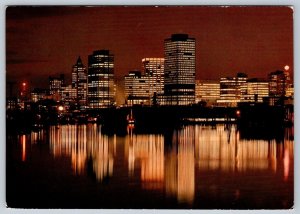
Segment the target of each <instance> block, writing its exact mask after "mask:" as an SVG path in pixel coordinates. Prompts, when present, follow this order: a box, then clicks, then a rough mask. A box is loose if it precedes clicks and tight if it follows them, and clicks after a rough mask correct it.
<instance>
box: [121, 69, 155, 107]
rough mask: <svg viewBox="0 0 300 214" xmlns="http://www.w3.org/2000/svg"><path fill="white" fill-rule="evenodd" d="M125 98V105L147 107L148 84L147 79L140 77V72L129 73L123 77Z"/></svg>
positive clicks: (143, 76)
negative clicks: (143, 105)
mask: <svg viewBox="0 0 300 214" xmlns="http://www.w3.org/2000/svg"><path fill="white" fill-rule="evenodd" d="M124 81H125V96H126V98H125V99H126V100H127V104H128V105H130V106H132V105H141V104H145V105H149V104H150V103H149V83H148V77H147V76H145V75H142V74H141V72H140V71H130V72H129V74H128V75H126V76H125V77H124Z"/></svg>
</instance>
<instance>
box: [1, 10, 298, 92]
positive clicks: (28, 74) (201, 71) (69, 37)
mask: <svg viewBox="0 0 300 214" xmlns="http://www.w3.org/2000/svg"><path fill="white" fill-rule="evenodd" d="M173 33H187V34H189V35H190V36H191V37H194V38H196V78H197V79H218V78H219V77H221V76H233V75H235V74H236V73H237V72H245V73H248V75H249V77H262V78H265V77H266V76H267V74H268V73H270V72H272V71H275V70H277V69H283V67H284V66H285V65H289V66H290V71H291V72H292V71H293V10H292V9H291V8H289V7H276V6H271V7H267V6H266V7H254V6H250V7H249V6H246V7H200V6H195V7H171V6H169V7H163V6H160V7H70V6H69V7H53V6H52V7H8V8H7V10H6V65H7V67H6V72H7V80H9V81H22V80H27V81H29V82H31V84H32V86H33V87H46V86H47V85H46V83H47V80H48V76H49V75H56V74H59V73H65V74H66V75H67V76H69V77H70V76H71V68H72V65H73V64H75V62H76V60H77V57H78V56H79V55H80V56H81V58H82V60H83V63H84V64H85V65H86V66H87V57H88V55H89V54H91V53H92V52H93V51H94V50H99V49H109V50H111V51H112V53H113V54H114V55H115V74H116V76H117V78H119V79H121V78H122V77H123V76H124V75H125V74H127V73H128V71H129V70H132V69H141V66H142V65H141V59H142V58H144V57H163V46H164V43H163V42H164V39H166V38H169V37H170V35H171V34H173Z"/></svg>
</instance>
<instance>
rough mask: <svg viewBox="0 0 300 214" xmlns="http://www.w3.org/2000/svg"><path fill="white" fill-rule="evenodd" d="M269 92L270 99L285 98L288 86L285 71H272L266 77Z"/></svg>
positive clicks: (287, 76) (287, 77)
mask: <svg viewBox="0 0 300 214" xmlns="http://www.w3.org/2000/svg"><path fill="white" fill-rule="evenodd" d="M268 79H269V92H270V96H271V97H282V96H286V91H287V89H288V87H289V84H290V75H289V73H288V72H287V70H285V71H274V72H271V73H270V74H269V75H268Z"/></svg>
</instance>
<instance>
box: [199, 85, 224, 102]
mask: <svg viewBox="0 0 300 214" xmlns="http://www.w3.org/2000/svg"><path fill="white" fill-rule="evenodd" d="M195 96H196V103H199V102H201V101H204V102H206V103H207V105H213V104H214V103H216V101H217V100H218V99H220V82H216V81H212V80H203V81H199V80H196V89H195Z"/></svg>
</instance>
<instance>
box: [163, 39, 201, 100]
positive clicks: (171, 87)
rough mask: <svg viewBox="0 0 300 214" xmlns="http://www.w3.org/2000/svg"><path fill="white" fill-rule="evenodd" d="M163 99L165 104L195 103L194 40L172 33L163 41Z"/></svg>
mask: <svg viewBox="0 0 300 214" xmlns="http://www.w3.org/2000/svg"><path fill="white" fill-rule="evenodd" d="M164 52H165V53H164V55H165V57H164V58H165V67H164V74H165V75H164V77H165V79H164V99H165V103H166V105H189V104H193V103H195V69H196V65H195V60H196V40H195V39H194V38H190V37H189V36H188V35H187V34H173V35H172V36H171V38H168V39H165V41H164Z"/></svg>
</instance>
